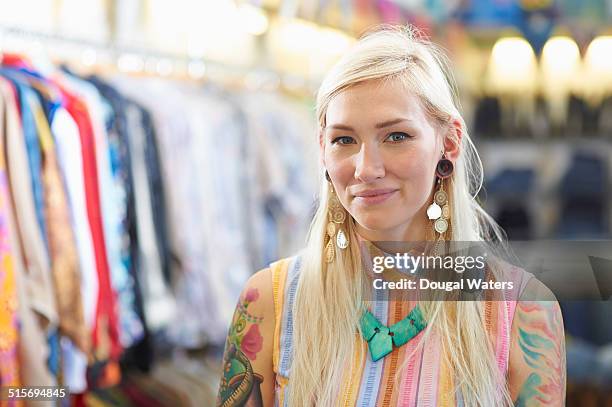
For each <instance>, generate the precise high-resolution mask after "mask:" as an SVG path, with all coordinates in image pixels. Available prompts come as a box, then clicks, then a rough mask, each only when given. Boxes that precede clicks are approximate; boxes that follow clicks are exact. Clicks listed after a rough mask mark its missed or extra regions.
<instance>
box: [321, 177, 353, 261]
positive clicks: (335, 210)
mask: <svg viewBox="0 0 612 407" xmlns="http://www.w3.org/2000/svg"><path fill="white" fill-rule="evenodd" d="M325 178H327V182H328V183H329V197H328V199H327V219H328V221H327V228H326V231H327V237H328V240H327V244H326V245H325V261H326V262H327V263H331V262H333V261H334V258H335V256H336V249H335V247H334V246H336V247H338V248H339V249H342V250H344V249H346V248H347V247H348V245H349V240H348V237H347V236H346V233H345V232H344V230H342V224H343V223H344V221H345V220H346V212H345V210H344V208H343V207H342V204H341V203H340V200H339V199H338V196H337V195H336V193H335V191H334V187H333V185H332V183H331V178H330V177H329V173H328V172H327V171H325Z"/></svg>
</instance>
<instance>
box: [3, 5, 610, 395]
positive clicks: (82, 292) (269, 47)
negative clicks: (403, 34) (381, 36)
mask: <svg viewBox="0 0 612 407" xmlns="http://www.w3.org/2000/svg"><path fill="white" fill-rule="evenodd" d="M0 10H2V12H1V13H0V61H1V66H0V102H1V103H0V135H1V136H2V137H1V138H0V146H2V149H1V151H2V155H1V156H0V286H1V287H2V291H1V294H0V299H1V300H2V301H1V302H0V304H1V305H0V328H1V330H0V384H1V385H2V386H8V385H22V386H25V385H58V384H60V385H65V386H68V387H69V388H70V391H71V393H72V394H71V398H70V399H69V400H65V404H66V405H95V406H101V405H121V406H131V405H134V406H137V405H146V406H157V405H160V406H165V405H185V406H189V405H194V406H196V405H197V406H202V405H214V399H215V396H216V391H217V385H218V382H219V379H220V375H221V371H220V369H221V360H220V359H221V353H222V351H223V345H224V341H225V336H226V333H227V328H228V325H229V322H230V320H231V317H232V313H233V310H234V307H235V304H236V301H237V299H238V296H239V294H240V291H241V289H242V287H243V286H244V283H245V281H246V280H247V278H248V277H249V276H250V275H251V274H252V273H253V272H255V271H257V270H259V269H261V268H263V267H266V266H267V264H269V263H270V262H272V261H274V260H276V259H279V258H281V257H284V256H288V255H291V254H293V253H295V251H296V250H298V249H299V248H300V247H302V245H303V244H304V240H305V233H306V230H307V227H308V223H309V220H310V216H311V214H312V211H313V208H314V206H313V205H314V194H315V192H316V184H317V179H318V176H319V170H318V167H317V165H318V151H317V148H318V147H317V142H316V119H315V115H314V96H315V93H316V89H317V87H318V85H319V83H320V81H321V79H322V77H323V75H324V73H325V72H326V71H327V69H328V68H329V67H330V66H331V64H333V63H334V62H335V61H336V60H337V59H338V57H339V56H340V55H342V54H343V52H345V51H346V50H347V48H348V47H350V46H351V44H352V43H353V42H354V41H355V40H356V39H357V38H358V37H359V36H360V35H361V34H362V33H363V32H364V31H365V30H367V29H368V28H371V27H372V26H373V25H375V24H379V23H391V24H413V25H414V26H416V27H417V28H419V29H420V30H421V31H422V33H423V35H426V36H429V37H431V39H432V40H433V41H434V42H436V43H438V44H440V45H441V46H443V47H444V48H446V50H447V51H448V54H449V57H450V61H451V64H452V69H453V72H454V75H455V79H456V81H457V84H458V93H459V95H460V100H461V105H462V108H461V111H462V112H463V115H464V118H465V120H466V122H467V123H468V127H469V130H470V134H471V135H472V137H473V139H474V141H475V143H476V145H477V148H478V149H479V151H480V153H481V157H482V160H483V164H484V167H485V177H486V179H485V180H484V184H485V187H484V188H483V190H482V191H481V194H480V195H479V197H478V199H479V200H480V201H481V203H482V204H483V206H485V208H486V209H487V210H488V211H489V212H490V213H491V214H492V215H493V216H494V217H495V218H496V219H497V220H498V222H499V223H500V224H501V225H502V226H503V227H504V228H505V230H506V231H507V233H508V236H509V238H510V239H514V240H531V239H552V240H555V239H572V240H606V239H609V238H610V230H611V224H612V217H611V210H612V208H611V202H612V200H611V199H610V198H611V196H610V189H611V181H610V180H611V175H612V174H611V169H610V168H611V165H610V164H611V159H612V2H610V1H609V0H582V1H569V0H556V1H555V0H491V1H484V0H452V1H441V0H253V1H246V0H245V1H239V0H215V1H212V0H205V1H203V0H174V1H168V0H121V1H119V0H21V1H19V2H15V1H8V0H0ZM611 249H612V246H611ZM610 252H611V253H612V250H611V251H610ZM610 294H612V293H607V295H604V298H606V297H609V296H610ZM562 308H563V313H564V320H565V327H566V335H567V351H568V354H567V364H568V398H567V404H568V405H572V406H612V390H611V389H612V324H610V312H611V311H612V306H611V303H610V301H609V300H608V301H601V302H593V301H571V302H564V303H563V304H562ZM38 404H41V403H38ZM48 404H49V405H53V403H51V402H50V403H48Z"/></svg>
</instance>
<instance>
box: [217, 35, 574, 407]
mask: <svg viewBox="0 0 612 407" xmlns="http://www.w3.org/2000/svg"><path fill="white" fill-rule="evenodd" d="M444 61H445V60H444V58H443V56H442V53H441V52H440V51H439V50H438V49H437V48H436V47H435V46H434V45H433V44H431V43H428V42H427V41H425V40H422V39H420V38H417V37H416V36H415V35H414V33H413V32H412V31H411V30H410V29H407V28H403V27H389V26H384V27H381V28H379V29H377V30H375V31H373V32H370V33H369V34H367V35H366V36H364V37H363V38H362V39H361V40H360V41H358V43H357V44H356V45H355V46H354V47H353V48H352V49H351V50H350V51H349V52H348V53H347V55H345V56H344V57H343V58H342V59H341V60H340V61H339V62H338V63H337V64H336V65H335V66H334V67H333V69H332V70H331V71H330V72H329V73H328V75H327V76H326V78H325V79H324V81H323V83H322V85H321V87H320V89H319V93H318V97H317V114H318V119H319V124H320V132H319V145H320V152H321V165H322V171H321V194H320V202H319V206H318V210H317V212H316V215H315V217H314V220H313V222H312V225H311V230H310V233H309V237H308V244H307V247H306V248H305V249H304V250H303V251H302V252H301V253H300V254H299V255H297V256H294V257H292V258H288V259H283V260H280V261H278V262H276V263H274V264H272V265H271V266H270V267H269V268H267V269H265V270H261V271H259V272H258V273H256V274H255V275H253V276H252V278H251V279H250V280H249V281H248V283H247V286H246V287H245V289H244V292H243V294H242V296H241V298H240V300H239V303H238V306H237V309H236V313H235V316H234V319H233V322H232V326H231V328H230V330H229V334H228V339H227V344H226V352H225V358H224V371H223V377H222V380H221V387H220V390H219V397H218V404H219V405H224V406H236V405H245V404H246V405H249V406H256V405H264V406H272V405H275V403H278V404H279V405H288V406H307V405H308V406H310V405H317V406H331V405H359V406H375V405H376V406H378V405H381V406H383V405H384V406H396V405H397V406H413V405H419V406H434V405H467V406H500V405H520V406H523V405H524V406H530V405H547V406H562V405H564V399H565V348H564V335H563V323H562V319H561V314H560V310H559V306H558V304H557V302H556V301H555V299H554V297H553V296H552V294H551V293H550V291H549V290H548V289H546V288H545V287H544V286H543V285H542V284H541V283H540V282H538V281H537V280H536V279H534V278H532V276H531V275H530V274H529V273H526V272H525V271H523V270H520V269H518V268H516V267H512V266H510V265H508V264H507V263H505V266H504V267H506V270H505V271H504V272H503V274H504V275H506V276H511V278H512V279H513V283H515V287H518V289H519V291H520V294H521V296H522V297H521V298H531V299H548V300H547V301H527V300H520V299H519V300H518V301H517V300H516V299H517V297H515V300H514V301H513V300H512V299H506V300H504V301H430V302H426V301H418V300H416V301H415V300H411V301H366V300H367V299H368V298H371V297H369V296H370V295H371V294H372V292H373V291H372V290H371V284H370V283H371V281H372V280H371V275H370V274H369V273H368V272H367V271H366V270H364V268H363V267H362V261H361V255H362V250H361V249H360V247H363V246H362V245H360V243H362V242H366V243H367V242H379V241H396V242H406V241H434V240H437V241H440V240H446V241H487V240H493V239H500V238H501V236H502V234H501V231H500V230H499V227H497V226H496V224H495V222H494V221H493V220H492V219H491V218H490V217H489V216H488V215H487V214H486V213H485V212H484V211H483V210H482V209H481V208H480V207H479V205H478V204H477V203H476V201H475V200H474V196H475V194H476V193H477V192H478V190H479V188H480V184H481V179H482V166H481V164H480V161H479V158H478V155H477V153H476V151H475V149H474V146H473V144H472V143H471V141H470V138H469V136H468V134H467V130H466V126H465V123H464V121H463V119H462V118H461V115H460V113H459V111H458V109H457V106H456V103H455V101H454V94H453V87H452V86H451V83H450V79H449V78H450V76H449V75H448V72H447V71H446V69H445V66H446V65H445V63H444ZM440 191H442V192H440ZM434 203H435V205H434ZM436 206H437V208H436ZM432 208H433V209H432ZM441 209H442V210H441ZM370 247H371V246H370ZM366 254H368V253H366ZM369 254H370V255H371V253H369ZM497 264H498V265H499V264H502V263H497ZM498 276H499V275H498ZM377 298H378V297H377ZM408 322H409V323H408ZM398 327H400V328H401V327H404V328H401V329H400V328H398ZM402 329H403V330H402ZM393 334H395V337H393ZM390 337H391V338H390Z"/></svg>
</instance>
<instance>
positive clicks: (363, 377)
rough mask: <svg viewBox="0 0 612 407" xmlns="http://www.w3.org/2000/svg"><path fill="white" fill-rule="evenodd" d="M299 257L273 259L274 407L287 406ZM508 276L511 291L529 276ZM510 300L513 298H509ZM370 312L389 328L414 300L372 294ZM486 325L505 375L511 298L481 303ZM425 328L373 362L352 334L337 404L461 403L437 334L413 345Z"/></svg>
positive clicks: (513, 303)
mask: <svg viewBox="0 0 612 407" xmlns="http://www.w3.org/2000/svg"><path fill="white" fill-rule="evenodd" d="M300 264H301V261H300V257H299V255H298V256H294V257H290V258H286V259H282V260H279V261H277V262H275V263H273V264H272V265H271V266H270V268H271V271H272V285H273V294H274V311H275V328H274V354H273V367H274V372H275V374H276V384H275V406H287V405H288V402H287V400H286V395H287V389H288V388H289V386H290V381H289V373H290V371H291V361H292V350H293V349H292V345H293V311H292V304H293V302H294V299H295V295H296V288H297V283H298V277H299V272H300ZM510 275H511V278H512V280H513V281H515V289H518V290H519V291H518V292H522V289H523V288H524V287H525V285H526V284H527V282H528V280H529V278H531V277H532V275H531V274H529V273H527V272H525V271H524V270H522V269H519V268H516V267H513V268H512V269H511V270H510ZM510 298H517V297H516V296H512V297H510ZM374 304H375V305H374V307H373V308H372V313H373V314H374V315H375V316H376V317H377V318H378V319H379V320H380V321H381V322H382V323H384V324H385V325H387V326H390V325H392V324H394V323H395V322H397V321H400V320H401V319H403V318H404V317H405V316H406V315H407V314H408V313H409V312H410V310H411V309H412V308H413V307H414V302H409V301H387V300H385V299H384V298H377V301H376V302H375V303H374ZM485 304H486V305H485V315H486V317H485V319H486V325H487V329H488V331H489V333H490V335H491V336H493V337H494V338H495V354H496V360H497V364H498V367H499V369H500V371H501V372H502V373H503V374H504V376H505V375H506V373H507V369H508V356H509V345H510V343H509V336H510V327H511V326H512V317H513V315H514V309H515V306H516V301H510V300H508V301H488V302H486V303H485ZM423 335H424V331H422V332H421V333H419V334H418V335H417V336H415V337H414V338H412V339H411V340H410V341H408V343H406V344H405V345H403V346H401V347H399V348H398V347H394V348H393V351H392V352H391V353H390V354H389V355H387V356H386V357H384V358H382V359H380V360H378V361H377V362H373V361H372V358H371V357H370V355H369V353H368V350H367V346H366V343H365V341H364V340H363V339H362V337H361V335H360V334H359V333H356V334H355V344H356V352H355V355H354V360H355V362H354V364H355V365H357V364H359V361H360V360H361V364H360V367H359V368H358V369H354V370H353V371H350V369H347V371H346V374H345V377H344V380H343V383H342V386H341V391H340V392H339V397H338V399H337V402H336V405H338V406H360V407H365V406H385V407H388V406H419V407H421V406H448V405H453V406H455V405H458V406H461V405H463V403H462V400H461V394H460V393H459V392H457V393H455V392H454V391H453V390H452V389H453V388H454V383H453V377H452V375H451V372H450V370H449V367H448V366H447V365H446V364H445V363H442V361H441V360H440V359H441V358H440V355H441V352H440V347H441V342H440V337H439V336H438V335H437V334H436V331H435V330H432V331H431V335H430V336H429V337H428V338H427V340H426V342H425V343H424V344H423V346H418V345H419V344H420V343H421V342H422V339H423ZM408 358H409V360H408V361H407V365H406V367H405V368H404V370H403V371H402V372H401V374H400V375H399V378H398V379H399V380H398V382H397V383H398V385H396V383H395V382H394V380H396V379H394V376H395V375H396V372H398V368H399V367H400V366H401V365H402V363H405V362H406V359H408Z"/></svg>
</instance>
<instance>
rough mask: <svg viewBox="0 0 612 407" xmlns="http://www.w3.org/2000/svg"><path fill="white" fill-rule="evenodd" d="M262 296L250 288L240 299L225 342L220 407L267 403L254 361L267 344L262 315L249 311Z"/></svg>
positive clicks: (219, 396) (253, 405)
mask: <svg viewBox="0 0 612 407" xmlns="http://www.w3.org/2000/svg"><path fill="white" fill-rule="evenodd" d="M258 299H259V291H258V290H257V289H256V288H250V289H248V290H247V291H246V293H245V294H244V295H243V296H242V297H241V298H240V300H239V301H238V305H237V306H236V311H235V312H234V318H233V320H232V325H231V326H230V329H229V333H228V335H227V340H226V342H225V354H224V357H223V376H222V377H221V384H220V387H219V394H218V396H217V406H222V407H234V406H249V407H259V406H263V399H262V394H261V387H260V386H261V383H262V382H263V377H262V376H261V375H260V374H257V373H255V372H253V367H252V365H251V361H253V360H256V359H257V353H259V352H260V351H261V349H262V347H263V337H262V336H261V334H260V332H259V324H261V322H262V321H263V318H262V317H257V316H254V315H252V314H251V313H250V312H249V305H250V304H252V303H254V302H255V301H257V300H258Z"/></svg>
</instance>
